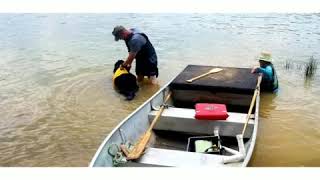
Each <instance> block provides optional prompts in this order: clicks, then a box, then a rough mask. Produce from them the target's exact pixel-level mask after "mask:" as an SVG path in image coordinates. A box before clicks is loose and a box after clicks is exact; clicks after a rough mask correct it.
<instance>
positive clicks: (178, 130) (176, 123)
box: [89, 67, 261, 167]
mask: <svg viewBox="0 0 320 180" xmlns="http://www.w3.org/2000/svg"><path fill="white" fill-rule="evenodd" d="M208 68H210V67H208ZM222 69H225V67H222ZM225 71H226V73H227V70H225ZM245 72H246V71H245ZM198 74H201V73H200V72H199V73H198ZM211 76H215V75H211ZM248 76H250V75H249V74H248ZM252 76H253V75H252ZM228 78H241V77H239V76H238V77H236V76H234V77H231V76H229V77H228ZM176 79H177V78H176ZM257 79H258V78H257V76H254V80H255V82H254V83H255V84H257ZM209 80H210V79H209ZM224 80H225V79H224ZM260 80H261V79H260ZM173 81H174V80H173ZM173 81H171V82H169V83H168V84H167V85H165V86H164V87H163V88H161V89H160V90H159V91H158V92H157V93H156V94H155V95H153V96H152V97H151V98H150V99H149V100H147V101H146V102H145V103H144V104H142V105H141V106H140V107H139V108H138V109H136V110H135V111H134V112H133V113H131V114H130V115H129V116H128V117H127V118H125V119H124V120H123V121H122V122H121V123H120V124H119V125H117V126H116V127H115V128H114V129H113V131H112V132H111V133H110V134H109V135H108V136H107V137H106V138H105V140H104V141H103V143H102V144H101V145H100V147H99V149H98V150H97V152H96V154H95V156H94V157H93V159H92V161H91V163H90V165H89V166H90V167H112V166H126V167H141V166H142V167H149V166H156V167H159V166H160V167H198V166H210V167H245V166H247V165H248V163H249V161H250V159H251V156H252V153H253V150H254V146H255V141H256V137H257V130H258V120H259V102H260V93H259V92H260V90H259V86H258V85H257V88H256V87H254V88H253V92H252V91H251V92H250V93H251V95H250V96H248V95H245V96H243V94H240V95H241V98H239V97H238V100H239V99H245V98H248V97H249V98H250V99H249V100H250V101H249V103H248V102H247V105H248V106H244V107H245V108H242V110H240V111H231V110H229V109H228V115H229V117H228V118H227V119H226V120H214V121H212V120H211V121H209V120H208V121H206V120H197V119H195V109H194V108H183V107H180V106H179V107H177V106H175V102H174V101H175V100H177V97H179V93H180V96H181V91H176V90H174V89H172V86H171V84H172V82H173ZM199 83H201V82H200V80H199ZM258 84H259V81H258ZM200 90H201V89H200ZM169 92H170V94H171V92H172V97H173V98H170V99H169V100H168V102H167V103H164V101H165V99H166V97H167V95H168V94H169ZM192 92H193V91H192ZM189 93H190V92H189ZM200 94H201V93H200ZM234 94H235V93H234V92H233V93H232V97H235V95H234ZM215 95H219V93H215ZM244 97H245V98H244ZM213 99H215V98H213ZM234 99H236V98H234ZM202 101H205V100H203V99H202ZM245 101H248V100H245ZM210 102H212V99H211V101H210ZM226 102H231V101H230V100H227V101H226ZM250 102H251V103H250ZM163 104H165V106H162V105H163ZM249 106H250V107H249ZM159 109H160V110H163V111H162V113H160V110H159ZM243 109H244V110H243ZM251 111H252V112H251ZM157 115H158V117H159V118H156V116H157ZM152 121H154V122H156V123H155V124H154V125H151V122H152ZM150 126H152V128H150ZM148 129H149V130H150V132H151V136H150V139H148V140H147V142H148V144H147V145H146V147H143V149H144V152H143V153H142V154H141V155H139V157H137V158H133V159H131V160H130V158H128V156H127V153H128V152H125V151H126V150H124V149H122V148H120V145H121V144H122V145H123V146H122V147H127V150H128V151H129V153H130V150H132V149H134V148H135V147H136V146H138V145H137V142H138V141H139V138H141V137H143V136H145V135H146V134H145V133H146V132H147V131H148ZM243 131H244V132H243ZM195 139H205V140H208V139H210V140H212V141H214V142H215V143H216V144H215V148H216V149H215V152H212V151H211V152H198V151H197V152H196V151H195V144H194V143H195V141H193V140H195Z"/></svg>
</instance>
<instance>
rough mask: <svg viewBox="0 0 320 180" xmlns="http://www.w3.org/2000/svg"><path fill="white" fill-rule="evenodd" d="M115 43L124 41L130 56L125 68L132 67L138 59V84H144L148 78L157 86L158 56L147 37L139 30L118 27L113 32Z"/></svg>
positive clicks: (124, 64) (124, 65)
mask: <svg viewBox="0 0 320 180" xmlns="http://www.w3.org/2000/svg"><path fill="white" fill-rule="evenodd" d="M112 35H113V36H114V37H115V41H118V40H119V39H121V40H124V41H125V43H126V46H127V48H128V52H129V55H128V57H127V59H126V61H125V62H124V63H123V64H122V66H123V67H128V68H130V67H131V64H132V62H133V60H134V59H136V75H137V80H138V82H142V81H143V79H144V77H145V76H147V77H148V78H149V79H150V80H151V82H152V84H156V83H157V80H156V78H157V77H158V67H157V66H158V61H157V54H156V51H155V49H154V47H153V46H152V44H151V42H150V41H149V38H148V37H147V35H145V34H144V33H142V32H139V31H138V30H137V29H126V28H124V27H123V26H116V27H114V29H113V31H112Z"/></svg>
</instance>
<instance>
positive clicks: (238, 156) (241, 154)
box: [223, 75, 262, 163]
mask: <svg viewBox="0 0 320 180" xmlns="http://www.w3.org/2000/svg"><path fill="white" fill-rule="evenodd" d="M261 80H262V76H261V75H260V76H259V77H258V82H257V86H256V90H255V91H254V94H253V97H252V100H251V104H250V108H249V112H248V114H247V119H246V123H245V125H244V127H243V130H242V134H238V135H237V136H236V137H237V142H238V147H239V151H234V150H233V149H230V148H227V147H224V149H225V150H226V151H227V152H229V153H231V154H233V155H232V156H226V157H224V158H223V163H233V162H238V161H241V160H243V159H244V158H245V156H246V149H245V147H244V142H243V135H244V133H245V131H246V127H247V125H248V122H249V119H250V116H251V112H252V108H253V105H254V102H255V101H256V98H257V95H258V94H259V92H260V91H259V90H260V83H261Z"/></svg>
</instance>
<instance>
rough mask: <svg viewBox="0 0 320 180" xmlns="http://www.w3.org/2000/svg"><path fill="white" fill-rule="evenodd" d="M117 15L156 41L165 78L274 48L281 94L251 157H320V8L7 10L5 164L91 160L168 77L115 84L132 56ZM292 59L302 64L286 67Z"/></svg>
mask: <svg viewBox="0 0 320 180" xmlns="http://www.w3.org/2000/svg"><path fill="white" fill-rule="evenodd" d="M115 25H124V26H126V27H137V28H139V29H140V30H142V31H144V32H145V33H146V34H147V35H148V36H149V38H150V40H151V42H152V43H153V45H154V46H155V49H156V51H157V53H158V57H159V70H160V77H159V81H160V86H162V85H164V84H165V83H166V82H168V81H169V80H171V79H172V78H173V77H174V76H175V75H177V74H178V73H179V72H180V71H181V70H183V68H184V67H185V66H186V65H188V64H200V65H220V66H232V67H252V66H254V65H256V64H257V62H256V61H255V57H256V56H257V55H258V54H259V53H260V51H262V50H267V51H270V52H272V54H273V56H274V59H275V61H274V64H275V67H276V69H277V73H278V78H279V81H280V91H279V93H278V94H277V95H270V94H264V95H262V97H261V116H260V126H259V131H258V139H257V143H256V147H255V151H254V154H253V159H252V161H251V163H250V165H251V166H320V156H319V154H320V142H319V138H320V131H319V129H320V122H319V118H318V117H319V116H320V111H319V110H320V109H319V105H320V103H319V95H320V80H319V73H316V75H315V76H314V77H313V78H312V79H311V80H310V81H305V78H304V76H303V74H304V73H303V64H304V63H305V62H307V61H308V58H309V57H310V56H313V57H314V58H316V59H319V58H320V54H319V47H320V30H319V29H320V16H319V14H0V32H1V33H0V154H1V156H0V166H87V165H88V164H89V162H90V160H91V158H92V157H93V155H94V153H95V151H96V150H97V148H98V147H99V145H100V144H101V142H102V141H103V139H104V138H105V137H106V136H107V134H108V133H109V132H110V131H111V130H112V129H113V128H114V127H115V126H116V125H117V124H118V123H119V122H120V121H121V120H122V119H123V118H124V117H126V116H127V115H128V114H129V113H131V112H132V111H133V110H135V109H136V108H137V107H139V105H141V104H142V103H143V102H144V101H145V100H147V99H148V98H149V97H150V96H152V95H153V94H154V93H155V92H156V91H157V90H158V89H159V88H160V86H149V85H144V86H142V87H141V89H140V91H139V93H138V94H137V97H136V98H135V99H134V100H133V101H131V102H128V101H125V100H124V98H123V97H121V96H120V95H119V94H117V93H116V92H115V91H114V90H113V89H112V81H111V76H112V70H113V64H114V63H115V61H116V60H118V59H124V58H125V57H126V55H127V51H126V48H125V45H124V43H123V42H115V41H114V40H113V37H112V35H111V31H112V29H113V27H114V26H115ZM287 60H289V61H290V62H292V63H293V67H292V68H291V69H289V70H287V69H285V68H284V63H285V62H286V61H287Z"/></svg>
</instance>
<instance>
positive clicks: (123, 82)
mask: <svg viewBox="0 0 320 180" xmlns="http://www.w3.org/2000/svg"><path fill="white" fill-rule="evenodd" d="M123 63H124V61H123V60H118V61H117V62H116V63H115V65H114V69H113V73H115V72H116V71H117V69H118V68H120V66H121V64H123ZM127 71H128V72H129V71H130V69H128V68H127ZM114 85H115V86H116V88H117V90H118V91H119V93H120V94H123V95H124V96H125V97H126V99H127V100H132V99H133V98H134V97H135V93H136V92H137V91H138V89H139V86H138V84H137V78H136V76H135V75H133V74H132V73H130V72H129V73H128V74H122V75H120V76H118V77H117V78H116V79H115V80H114Z"/></svg>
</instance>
